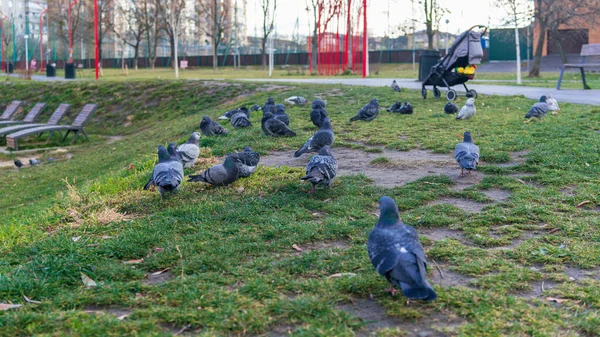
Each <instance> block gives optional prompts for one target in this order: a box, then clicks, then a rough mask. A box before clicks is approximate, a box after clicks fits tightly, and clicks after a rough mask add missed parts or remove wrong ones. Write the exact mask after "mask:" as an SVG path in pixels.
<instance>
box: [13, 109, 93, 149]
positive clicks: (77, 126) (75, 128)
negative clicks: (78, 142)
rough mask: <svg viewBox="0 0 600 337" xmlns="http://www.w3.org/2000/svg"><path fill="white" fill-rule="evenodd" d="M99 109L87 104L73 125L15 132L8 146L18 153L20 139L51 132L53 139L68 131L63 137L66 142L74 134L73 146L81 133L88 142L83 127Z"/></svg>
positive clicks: (50, 126) (47, 126)
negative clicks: (55, 135) (58, 134)
mask: <svg viewBox="0 0 600 337" xmlns="http://www.w3.org/2000/svg"><path fill="white" fill-rule="evenodd" d="M97 108H98V105H96V104H86V105H85V106H84V107H83V109H81V112H79V114H78V115H77V117H75V120H74V121H73V123H72V124H71V125H46V126H40V127H35V128H31V129H25V130H21V131H18V132H15V133H11V134H9V135H8V136H6V146H7V147H9V148H11V149H13V150H14V151H17V150H18V149H19V143H18V140H19V139H20V138H23V137H26V136H29V135H35V134H42V133H44V132H50V133H51V134H50V137H52V134H53V133H54V132H57V131H58V132H61V131H67V133H66V134H65V136H64V137H63V140H65V139H66V138H67V136H68V135H69V133H71V132H73V133H74V134H75V135H74V136H73V139H72V140H71V144H73V143H74V142H75V139H77V136H78V135H79V133H80V132H81V133H82V134H83V135H84V136H85V139H86V140H89V138H88V136H87V134H86V133H85V131H84V130H83V126H84V125H85V123H86V122H87V121H88V119H89V118H90V116H92V114H93V113H94V112H95V111H96V109H97ZM50 137H48V139H50Z"/></svg>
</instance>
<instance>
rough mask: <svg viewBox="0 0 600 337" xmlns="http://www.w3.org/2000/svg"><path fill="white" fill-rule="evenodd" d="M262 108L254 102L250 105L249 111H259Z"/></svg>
mask: <svg viewBox="0 0 600 337" xmlns="http://www.w3.org/2000/svg"><path fill="white" fill-rule="evenodd" d="M260 110H262V107H261V106H260V105H258V104H254V105H253V106H251V107H250V111H260Z"/></svg>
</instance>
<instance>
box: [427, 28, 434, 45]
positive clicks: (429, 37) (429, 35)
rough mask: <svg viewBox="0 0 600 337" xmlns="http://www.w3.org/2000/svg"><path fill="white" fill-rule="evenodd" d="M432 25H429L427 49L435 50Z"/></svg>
mask: <svg viewBox="0 0 600 337" xmlns="http://www.w3.org/2000/svg"><path fill="white" fill-rule="evenodd" d="M431 25H432V23H427V49H429V50H433V27H431Z"/></svg>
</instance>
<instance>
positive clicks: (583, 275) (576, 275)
mask: <svg viewBox="0 0 600 337" xmlns="http://www.w3.org/2000/svg"><path fill="white" fill-rule="evenodd" d="M565 274H567V275H568V276H569V277H571V278H573V279H574V280H575V281H577V280H580V279H590V278H591V279H598V277H600V270H593V269H591V270H584V269H578V268H573V267H569V268H567V269H566V270H565Z"/></svg>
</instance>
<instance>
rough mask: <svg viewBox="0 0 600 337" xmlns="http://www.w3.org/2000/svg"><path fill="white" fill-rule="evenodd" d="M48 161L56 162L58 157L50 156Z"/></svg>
mask: <svg viewBox="0 0 600 337" xmlns="http://www.w3.org/2000/svg"><path fill="white" fill-rule="evenodd" d="M48 162H49V163H55V162H56V158H54V157H50V158H48Z"/></svg>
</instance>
